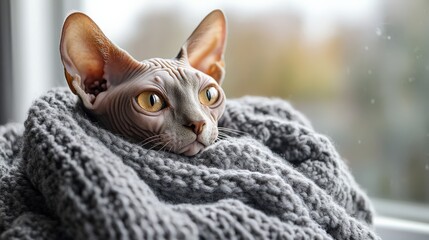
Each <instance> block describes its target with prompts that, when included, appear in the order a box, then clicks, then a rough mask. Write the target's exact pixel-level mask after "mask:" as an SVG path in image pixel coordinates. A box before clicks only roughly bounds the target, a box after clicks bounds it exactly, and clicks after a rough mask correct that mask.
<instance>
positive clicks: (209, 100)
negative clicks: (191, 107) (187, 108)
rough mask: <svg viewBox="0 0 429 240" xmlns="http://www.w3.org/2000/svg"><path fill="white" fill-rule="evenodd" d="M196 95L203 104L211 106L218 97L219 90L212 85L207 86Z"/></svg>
mask: <svg viewBox="0 0 429 240" xmlns="http://www.w3.org/2000/svg"><path fill="white" fill-rule="evenodd" d="M198 97H199V99H200V102H201V103H202V104H203V105H206V106H211V105H213V104H215V103H216V102H217V100H218V99H219V90H217V88H215V87H213V86H208V87H206V88H204V89H203V90H202V91H201V92H200V94H199V95H198Z"/></svg>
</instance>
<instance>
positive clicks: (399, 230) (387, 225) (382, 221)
mask: <svg viewBox="0 0 429 240" xmlns="http://www.w3.org/2000/svg"><path fill="white" fill-rule="evenodd" d="M374 223H375V230H376V232H377V233H378V234H379V236H380V237H381V238H382V239H389V240H404V239H410V240H411V239H412V240H427V239H429V224H427V223H421V222H414V221H408V220H402V219H397V218H391V217H382V216H378V217H376V218H375V219H374Z"/></svg>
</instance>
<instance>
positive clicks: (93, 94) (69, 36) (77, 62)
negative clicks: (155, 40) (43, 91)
mask: <svg viewBox="0 0 429 240" xmlns="http://www.w3.org/2000/svg"><path fill="white" fill-rule="evenodd" d="M60 53H61V60H62V62H63V65H64V72H65V77H66V80H67V83H68V85H69V87H70V89H71V91H72V92H73V93H74V94H77V95H79V97H80V98H81V99H82V101H83V103H84V105H85V107H86V108H88V109H94V102H95V101H96V99H97V98H100V97H104V96H105V95H106V94H107V91H108V90H109V88H110V87H111V86H114V85H118V84H120V83H121V82H123V81H126V79H128V78H129V77H130V74H132V73H133V70H134V69H135V68H138V67H139V66H140V63H139V62H138V61H136V60H134V58H132V57H131V56H130V55H129V54H128V53H126V52H125V51H123V50H122V49H120V48H119V47H117V46H116V45H115V44H113V43H112V42H111V41H110V40H109V39H108V38H107V37H106V36H105V35H104V34H103V32H102V31H101V30H100V28H99V27H98V26H97V24H95V23H94V21H92V19H91V18H89V17H88V16H87V15H85V14H83V13H79V12H76V13H72V14H70V15H69V16H68V17H67V19H66V20H65V22H64V25H63V30H62V34H61V42H60Z"/></svg>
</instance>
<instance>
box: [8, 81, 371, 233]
mask: <svg viewBox="0 0 429 240" xmlns="http://www.w3.org/2000/svg"><path fill="white" fill-rule="evenodd" d="M219 125H220V126H222V127H226V128H231V129H236V130H239V131H241V132H244V133H245V134H240V136H238V135H237V136H235V135H233V136H231V137H229V138H226V139H224V140H220V141H218V142H216V143H215V144H214V145H212V146H210V147H208V148H207V149H205V150H204V151H203V152H201V153H199V154H198V155H196V156H194V157H191V158H190V157H185V156H181V155H176V154H174V153H169V152H164V151H156V150H149V149H145V148H143V147H141V146H139V145H136V144H133V143H131V142H129V141H127V140H125V139H123V138H121V137H119V136H117V135H115V134H112V133H111V132H109V131H107V130H105V129H103V128H102V127H100V126H99V125H98V124H97V123H95V122H93V121H91V120H90V118H88V116H87V115H86V114H85V112H84V111H83V110H82V107H81V104H80V102H79V101H77V97H76V96H74V95H72V94H71V93H70V92H69V90H66V89H55V90H52V91H50V92H48V93H47V94H46V95H44V96H42V97H41V98H40V99H38V100H37V101H35V102H34V104H33V106H32V107H31V108H30V110H29V112H28V119H27V120H26V121H25V124H24V125H22V124H8V125H4V126H1V127H0V239H103V240H106V239H378V237H377V236H376V234H375V233H374V231H373V229H372V217H373V211H372V208H371V205H370V202H369V200H368V198H367V196H366V195H365V193H364V192H363V191H362V190H361V189H360V188H359V186H358V185H357V184H356V182H355V180H354V179H353V177H352V175H351V174H350V172H349V170H348V169H347V166H346V165H345V163H344V162H343V161H342V159H341V157H340V156H339V155H338V153H337V151H336V150H335V148H334V147H333V145H332V143H331V142H330V140H329V139H328V138H327V137H325V136H323V135H321V134H318V133H317V132H315V131H314V130H313V128H312V126H311V125H310V123H309V122H308V120H306V118H305V117H303V115H301V114H300V113H299V112H297V111H296V110H294V109H293V108H292V107H291V106H290V105H289V104H288V103H287V102H285V101H283V100H280V99H268V98H261V97H245V98H241V99H237V100H229V101H228V102H227V106H226V112H225V114H224V116H223V117H222V119H221V120H220V123H219Z"/></svg>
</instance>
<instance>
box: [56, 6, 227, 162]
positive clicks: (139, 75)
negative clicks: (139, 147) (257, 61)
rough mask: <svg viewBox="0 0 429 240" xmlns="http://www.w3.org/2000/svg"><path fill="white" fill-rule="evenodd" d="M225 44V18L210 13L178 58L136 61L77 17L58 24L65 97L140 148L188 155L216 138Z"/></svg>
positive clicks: (221, 103) (82, 17)
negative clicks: (71, 95)
mask: <svg viewBox="0 0 429 240" xmlns="http://www.w3.org/2000/svg"><path fill="white" fill-rule="evenodd" d="M225 41H226V20H225V16H224V14H223V13H222V12H221V11H220V10H215V11H213V12H211V13H210V14H209V15H207V16H206V17H205V18H204V19H203V21H202V22H201V23H200V25H199V26H198V27H197V28H196V29H195V30H194V32H193V33H192V34H191V36H190V37H189V38H188V40H187V41H186V42H185V44H184V45H183V46H182V48H181V49H180V52H179V54H178V55H177V57H175V58H173V59H162V58H152V59H147V60H143V61H141V62H139V61H137V60H135V59H134V58H133V57H131V56H130V55H129V54H128V53H127V52H125V51H124V50H122V49H120V48H119V47H118V46H116V45H115V44H114V43H112V42H111V41H110V40H109V39H108V38H107V37H106V36H105V35H104V34H103V32H102V31H101V30H100V28H99V27H98V26H97V25H96V24H95V23H94V21H92V20H91V18H89V17H88V16H86V15H85V14H83V13H79V12H76V13H72V14H71V15H69V16H68V17H67V19H66V20H65V22H64V26H63V30H62V35H61V42H60V53H61V59H62V62H63V65H64V72H65V77H66V80H67V83H68V85H69V87H70V89H71V91H72V92H73V93H75V94H77V95H78V96H79V98H80V99H81V101H82V103H83V106H84V108H85V109H86V111H87V112H88V113H89V114H90V115H91V116H92V117H93V118H94V119H96V121H98V122H100V123H101V124H102V125H104V126H105V127H106V128H107V129H110V130H111V131H113V132H115V133H116V134H120V135H122V136H123V137H125V138H128V139H131V140H133V141H136V142H139V143H141V144H143V145H147V146H151V147H152V148H155V149H158V150H160V149H161V150H167V151H171V152H174V153H178V154H184V155H187V156H192V155H195V154H197V153H199V152H200V151H201V150H202V149H203V148H205V147H207V146H209V145H211V144H213V143H214V142H215V140H216V139H217V138H218V135H219V130H218V127H217V122H218V119H219V118H220V117H221V115H222V113H223V111H224V109H225V94H224V92H223V90H222V88H221V87H220V84H221V83H222V80H223V78H224V75H225V69H224V65H225V63H224V57H223V55H224V50H225Z"/></svg>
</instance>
